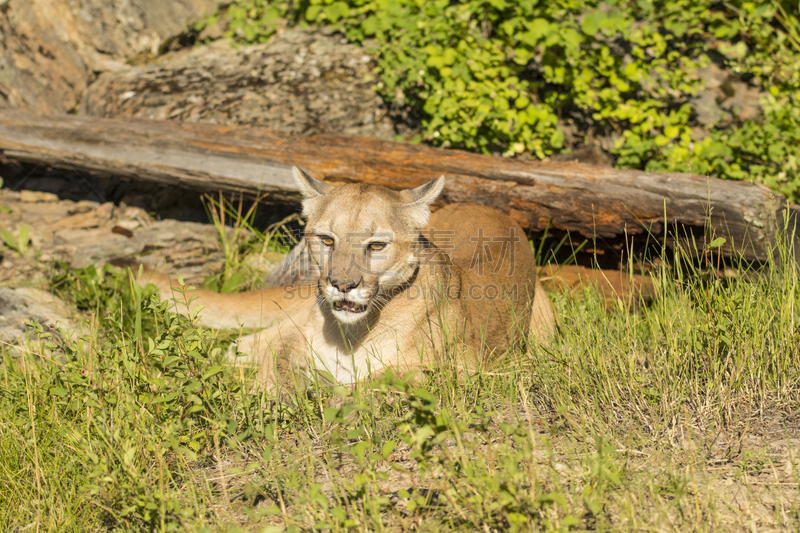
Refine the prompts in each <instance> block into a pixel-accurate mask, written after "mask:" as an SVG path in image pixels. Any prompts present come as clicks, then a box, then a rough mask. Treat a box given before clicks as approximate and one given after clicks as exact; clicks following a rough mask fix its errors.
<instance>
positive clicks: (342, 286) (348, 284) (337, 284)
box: [328, 280, 361, 292]
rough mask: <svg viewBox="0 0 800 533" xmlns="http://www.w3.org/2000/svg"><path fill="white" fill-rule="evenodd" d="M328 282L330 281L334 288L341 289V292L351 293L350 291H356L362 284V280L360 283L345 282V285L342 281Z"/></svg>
mask: <svg viewBox="0 0 800 533" xmlns="http://www.w3.org/2000/svg"><path fill="white" fill-rule="evenodd" d="M328 281H329V283H330V284H331V285H333V286H334V287H336V288H337V289H339V292H349V291H351V290H353V289H355V288H356V287H358V285H359V284H360V283H361V280H358V281H347V282H344V283H342V282H340V281H334V280H328Z"/></svg>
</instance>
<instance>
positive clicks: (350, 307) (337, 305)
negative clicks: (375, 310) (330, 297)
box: [333, 300, 367, 313]
mask: <svg viewBox="0 0 800 533" xmlns="http://www.w3.org/2000/svg"><path fill="white" fill-rule="evenodd" d="M333 309H334V310H335V311H346V312H348V313H363V312H364V311H366V310H367V305H366V304H357V303H355V302H351V301H348V300H339V301H338V302H333Z"/></svg>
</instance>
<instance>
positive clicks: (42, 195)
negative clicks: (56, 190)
mask: <svg viewBox="0 0 800 533" xmlns="http://www.w3.org/2000/svg"><path fill="white" fill-rule="evenodd" d="M20 200H21V201H23V202H26V203H31V204H33V203H39V202H47V203H50V202H57V201H58V196H56V195H55V194H53V193H50V192H42V191H20Z"/></svg>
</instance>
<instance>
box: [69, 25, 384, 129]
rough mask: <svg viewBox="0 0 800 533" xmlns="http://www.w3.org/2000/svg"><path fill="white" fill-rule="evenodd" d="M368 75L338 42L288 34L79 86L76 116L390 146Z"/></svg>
mask: <svg viewBox="0 0 800 533" xmlns="http://www.w3.org/2000/svg"><path fill="white" fill-rule="evenodd" d="M374 67H375V64H374V62H373V60H372V58H370V57H369V56H368V55H367V54H366V53H365V52H364V51H363V50H362V49H360V48H358V47H357V46H354V45H352V44H348V43H347V42H346V41H345V40H344V39H343V38H342V37H340V36H335V35H327V34H325V33H323V32H320V31H313V30H303V29H291V30H285V31H282V32H279V33H277V34H275V35H273V37H272V38H271V39H270V41H269V42H267V43H265V44H261V45H255V46H247V47H242V48H234V47H232V43H231V42H230V41H226V40H220V41H215V42H214V43H212V44H211V45H208V46H201V47H195V48H190V49H184V50H179V51H175V52H169V53H167V54H165V55H163V56H161V57H159V58H158V59H157V60H155V62H154V63H151V64H146V65H141V66H137V67H134V68H131V69H129V70H125V71H119V72H108V73H104V74H103V75H101V76H100V77H99V78H98V80H97V81H96V82H95V83H94V84H92V86H91V87H89V89H88V91H87V92H86V96H85V97H84V99H83V103H82V106H81V111H82V113H84V114H87V115H94V116H99V117H106V118H115V117H141V118H149V119H157V120H167V119H171V120H179V121H183V122H207V123H213V124H223V125H227V124H236V125H250V126H263V127H266V128H268V129H270V130H273V131H277V132H281V133H287V134H300V135H311V134H319V133H344V134H350V135H359V136H367V137H379V138H391V137H393V136H394V126H393V123H392V121H391V120H390V118H389V116H388V113H387V109H386V106H385V105H384V102H383V101H382V100H381V98H380V97H379V96H378V95H377V94H376V93H375V92H374V91H373V90H372V88H371V87H372V85H373V82H372V81H369V80H370V76H371V74H372V71H373V69H374Z"/></svg>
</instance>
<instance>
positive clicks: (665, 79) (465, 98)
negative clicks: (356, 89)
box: [195, 0, 800, 201]
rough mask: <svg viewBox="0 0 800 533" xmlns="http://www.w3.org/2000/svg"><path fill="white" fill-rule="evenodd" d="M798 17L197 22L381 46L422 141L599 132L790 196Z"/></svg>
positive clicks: (539, 151) (723, 7)
mask: <svg viewBox="0 0 800 533" xmlns="http://www.w3.org/2000/svg"><path fill="white" fill-rule="evenodd" d="M798 17H800V10H799V8H798V3H797V2H792V1H782V2H781V1H778V0H767V1H756V2H741V1H735V0H732V1H730V2H720V1H713V0H699V1H695V0H665V1H660V2H651V1H649V0H639V1H616V0H610V1H605V2H599V1H594V0H591V1H585V0H555V1H546V2H545V1H537V0H461V1H450V0H434V1H422V0H351V1H341V0H302V1H299V0H291V1H276V2H269V1H267V0H234V1H233V3H231V4H230V5H229V6H227V7H225V8H222V9H221V10H220V11H219V12H218V13H217V14H214V15H212V16H211V17H208V18H206V19H204V20H203V21H201V22H199V23H198V24H197V25H196V26H195V30H196V31H198V32H200V37H201V39H200V41H201V42H204V41H207V40H209V39H210V37H207V35H211V34H212V33H213V35H215V36H220V35H225V36H226V37H233V38H235V39H236V40H237V41H238V42H239V43H241V44H243V45H244V44H247V43H258V42H265V41H266V40H267V39H268V38H269V37H270V36H271V35H272V34H273V33H274V32H275V31H276V30H277V29H278V28H280V27H284V26H286V25H298V26H306V25H312V26H324V27H329V28H330V29H332V30H335V31H338V32H341V33H343V34H344V35H345V36H346V37H347V39H349V40H350V41H351V42H354V43H357V44H359V45H361V46H363V47H364V48H366V49H368V50H369V51H371V52H372V53H373V54H374V55H375V56H376V57H377V58H378V68H377V71H376V73H375V89H376V90H377V91H378V92H379V93H380V94H381V95H382V96H383V98H384V99H386V100H387V101H389V102H392V104H393V107H394V109H395V111H396V113H397V114H398V116H401V117H402V118H403V119H404V120H406V121H408V122H410V123H412V124H413V125H417V126H419V127H420V128H421V134H420V135H419V136H418V137H417V138H416V139H414V140H415V141H417V140H419V141H423V142H426V143H430V144H433V145H435V146H442V147H455V148H462V149H466V150H473V151H481V152H485V153H502V154H504V155H506V156H523V157H535V158H539V159H541V158H545V157H548V156H552V155H554V154H559V153H562V152H565V151H569V150H571V149H572V148H575V147H579V146H581V145H583V144H599V145H600V146H601V147H602V148H603V149H604V150H606V151H609V152H610V153H611V154H613V156H614V158H615V160H616V165H617V166H619V167H621V168H637V169H643V170H650V171H675V172H693V173H695V174H699V175H709V176H714V177H720V178H726V179H738V180H755V181H758V182H761V183H765V184H767V185H768V186H769V187H771V188H773V189H774V190H776V191H780V192H782V193H784V194H786V195H787V196H788V197H789V199H790V200H792V201H797V200H798V195H799V194H800V170H799V168H798V164H799V161H800V159H799V158H800V61H799V60H798V54H800V23H799V22H798ZM213 26H217V27H218V28H217V31H216V32H206V34H204V33H203V30H205V29H207V28H209V27H213ZM220 28H221V30H220Z"/></svg>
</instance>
